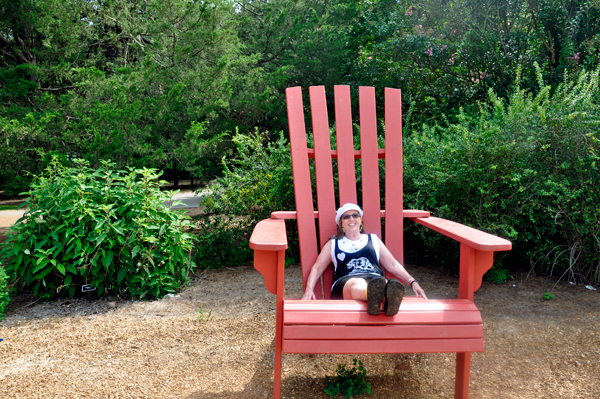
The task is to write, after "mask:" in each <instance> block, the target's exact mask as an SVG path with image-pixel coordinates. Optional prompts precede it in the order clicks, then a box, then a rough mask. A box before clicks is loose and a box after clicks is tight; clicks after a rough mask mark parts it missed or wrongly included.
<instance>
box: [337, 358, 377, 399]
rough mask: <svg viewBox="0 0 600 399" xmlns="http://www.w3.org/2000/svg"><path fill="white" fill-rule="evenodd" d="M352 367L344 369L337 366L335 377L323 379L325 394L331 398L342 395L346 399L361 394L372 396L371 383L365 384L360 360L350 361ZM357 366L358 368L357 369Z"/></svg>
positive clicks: (342, 365)
mask: <svg viewBox="0 0 600 399" xmlns="http://www.w3.org/2000/svg"><path fill="white" fill-rule="evenodd" d="M352 362H353V363H354V366H352V368H350V369H346V365H345V364H339V365H338V368H337V370H336V374H337V375H336V376H335V377H334V378H333V379H330V378H329V376H326V377H325V393H326V394H327V395H329V396H331V397H332V398H335V397H336V396H338V395H340V394H341V395H344V397H345V398H346V399H348V398H351V397H353V396H359V395H362V394H363V393H368V394H369V395H373V392H372V391H371V383H369V382H367V370H365V368H364V367H363V364H362V362H361V361H360V360H356V359H352ZM357 366H358V367H357Z"/></svg>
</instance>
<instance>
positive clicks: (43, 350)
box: [0, 266, 600, 399]
mask: <svg viewBox="0 0 600 399" xmlns="http://www.w3.org/2000/svg"><path fill="white" fill-rule="evenodd" d="M286 273H287V277H286V295H287V296H299V295H300V290H301V280H300V279H301V277H300V270H299V268H298V267H297V266H296V267H291V268H288V269H287V272H286ZM411 273H412V274H413V275H415V276H418V277H419V280H420V281H421V282H422V286H423V287H425V288H426V290H427V292H428V295H429V296H430V298H448V297H454V296H455V295H456V292H457V291H458V288H457V284H458V283H457V279H456V278H455V277H451V276H446V275H444V274H443V273H439V272H437V271H434V270H431V269H428V268H421V267H412V268H411ZM553 284H554V282H553V281H549V280H545V279H542V278H540V277H534V278H530V279H524V278H518V279H516V280H514V281H512V282H511V283H508V284H504V285H501V286H497V285H494V284H491V283H484V284H483V287H482V288H481V289H480V291H479V292H477V293H476V297H475V301H476V303H477V305H478V306H479V308H480V309H481V311H482V315H483V320H484V325H485V337H486V338H485V339H486V350H485V352H484V353H477V354H474V355H473V362H472V369H471V370H472V371H471V397H472V398H560V397H564V398H593V397H600V320H599V318H598V309H599V305H600V295H599V292H600V291H590V290H587V289H585V288H584V287H583V286H572V285H569V284H566V285H565V284H559V285H558V286H556V287H554V288H553ZM545 292H552V293H553V294H554V295H555V298H554V299H552V300H544V299H543V294H544V293H545ZM34 301H35V300H34V299H33V298H30V297H27V296H21V297H18V298H16V300H14V301H13V302H11V305H10V308H9V312H8V316H7V318H6V319H5V320H4V321H3V322H1V323H0V338H2V339H3V341H2V342H0V356H1V358H2V362H0V397H2V398H40V397H43V398H54V397H57V398H81V397H90V398H179V399H181V398H215V399H216V398H219V399H220V398H267V397H271V395H272V372H273V348H274V346H273V338H274V324H275V312H274V309H275V302H274V296H272V295H271V294H269V293H268V292H267V291H266V289H265V288H264V284H263V280H262V277H261V276H260V275H259V274H258V273H257V272H256V271H254V270H253V269H252V268H249V267H241V268H236V269H224V270H213V271H205V272H202V273H200V274H198V275H197V277H196V278H194V280H193V281H192V284H191V285H190V286H189V287H188V288H187V289H186V290H185V291H184V292H181V293H180V294H179V295H178V296H176V297H173V298H165V299H163V300H160V301H153V302H132V301H126V300H119V299H116V298H108V299H100V300H95V301H93V302H91V303H89V302H88V301H86V300H84V299H77V300H59V301H56V302H54V303H35V304H31V303H32V302H34ZM200 309H202V311H203V316H201V315H200V313H199V310H200ZM209 314H210V317H209ZM209 319H210V320H209ZM355 357H357V358H358V359H360V360H361V361H362V362H363V364H364V365H365V368H366V369H367V371H368V375H369V381H370V382H371V384H372V386H373V391H374V395H373V397H375V398H427V399H428V398H450V397H453V389H454V388H453V379H454V355H452V354H427V355H357V356H355ZM352 358H353V356H351V355H284V359H283V361H284V376H283V396H284V397H286V398H327V397H328V396H326V395H325V394H324V393H323V388H324V377H325V375H331V376H332V375H334V374H335V369H336V366H337V365H338V364H340V363H345V364H351V362H352Z"/></svg>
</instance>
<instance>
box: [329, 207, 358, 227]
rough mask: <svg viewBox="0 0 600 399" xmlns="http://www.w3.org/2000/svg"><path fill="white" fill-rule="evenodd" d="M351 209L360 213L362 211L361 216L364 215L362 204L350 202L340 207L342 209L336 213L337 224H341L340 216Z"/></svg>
mask: <svg viewBox="0 0 600 399" xmlns="http://www.w3.org/2000/svg"><path fill="white" fill-rule="evenodd" d="M350 210H355V211H358V213H360V217H362V215H363V211H362V209H360V206H358V205H356V204H350V203H348V204H344V205H342V206H341V207H340V209H338V211H337V214H336V215H335V224H340V218H341V217H342V215H343V214H344V213H346V212H348V211H350Z"/></svg>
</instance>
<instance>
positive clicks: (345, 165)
mask: <svg viewBox="0 0 600 399" xmlns="http://www.w3.org/2000/svg"><path fill="white" fill-rule="evenodd" d="M333 91H334V98H335V130H336V139H337V154H338V158H337V162H338V182H339V183H338V186H339V195H340V204H339V205H340V206H342V205H343V204H345V203H348V202H351V203H353V204H356V203H357V201H356V171H355V167H354V139H353V135H352V107H351V105H352V104H351V102H350V87H349V86H335V87H334V88H333Z"/></svg>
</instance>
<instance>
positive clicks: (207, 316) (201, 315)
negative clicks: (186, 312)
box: [196, 308, 214, 321]
mask: <svg viewBox="0 0 600 399" xmlns="http://www.w3.org/2000/svg"><path fill="white" fill-rule="evenodd" d="M213 318H214V316H213V314H212V309H208V312H206V313H205V312H204V311H203V310H202V308H200V309H199V310H198V317H197V318H196V320H198V321H211V320H212V319H213Z"/></svg>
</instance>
